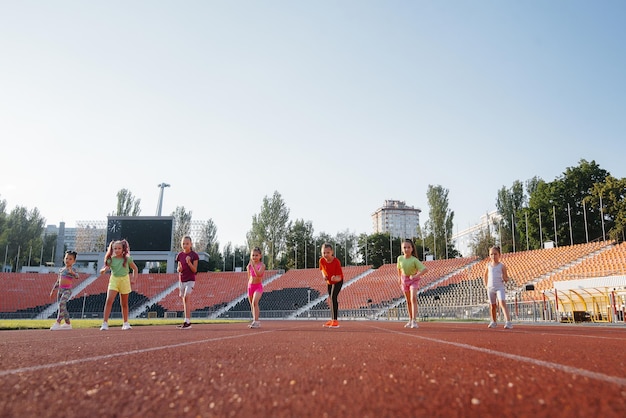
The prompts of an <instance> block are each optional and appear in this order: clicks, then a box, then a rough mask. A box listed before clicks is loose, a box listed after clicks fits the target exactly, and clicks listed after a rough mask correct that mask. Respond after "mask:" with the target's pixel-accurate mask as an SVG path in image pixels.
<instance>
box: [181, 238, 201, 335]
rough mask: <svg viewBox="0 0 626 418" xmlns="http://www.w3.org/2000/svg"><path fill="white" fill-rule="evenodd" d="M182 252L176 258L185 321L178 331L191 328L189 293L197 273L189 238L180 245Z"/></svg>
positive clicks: (196, 254)
mask: <svg viewBox="0 0 626 418" xmlns="http://www.w3.org/2000/svg"><path fill="white" fill-rule="evenodd" d="M180 245H181V247H183V250H182V251H181V252H179V253H178V255H177V256H176V261H177V262H178V269H177V270H178V279H179V282H178V295H179V296H180V298H181V299H182V301H183V313H184V316H185V320H184V321H183V323H182V325H179V326H178V328H180V329H189V328H191V312H192V309H191V292H192V291H193V287H194V285H195V284H196V273H197V272H198V261H199V260H200V257H199V256H198V253H196V252H195V251H193V250H192V248H191V237H184V238H183V239H182V241H181V243H180Z"/></svg>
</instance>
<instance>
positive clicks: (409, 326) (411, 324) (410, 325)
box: [404, 320, 413, 328]
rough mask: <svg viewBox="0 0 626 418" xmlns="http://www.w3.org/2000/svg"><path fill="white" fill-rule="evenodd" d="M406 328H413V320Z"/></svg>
mask: <svg viewBox="0 0 626 418" xmlns="http://www.w3.org/2000/svg"><path fill="white" fill-rule="evenodd" d="M404 328H413V320H410V321H409V322H407V323H406V325H404Z"/></svg>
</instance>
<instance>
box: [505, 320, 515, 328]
mask: <svg viewBox="0 0 626 418" xmlns="http://www.w3.org/2000/svg"><path fill="white" fill-rule="evenodd" d="M504 328H506V329H513V324H511V321H506V322H505V323H504Z"/></svg>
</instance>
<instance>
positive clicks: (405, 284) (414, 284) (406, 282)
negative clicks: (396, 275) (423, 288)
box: [402, 276, 420, 293]
mask: <svg viewBox="0 0 626 418" xmlns="http://www.w3.org/2000/svg"><path fill="white" fill-rule="evenodd" d="M419 287H420V278H419V277H416V278H414V279H411V277H410V276H402V291H403V292H405V293H406V292H409V291H410V290H411V289H418V288H419Z"/></svg>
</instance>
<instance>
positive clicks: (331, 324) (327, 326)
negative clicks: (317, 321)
mask: <svg viewBox="0 0 626 418" xmlns="http://www.w3.org/2000/svg"><path fill="white" fill-rule="evenodd" d="M324 326H325V327H326V328H330V327H332V326H333V321H332V320H331V321H328V322H326V323H325V324H324Z"/></svg>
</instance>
